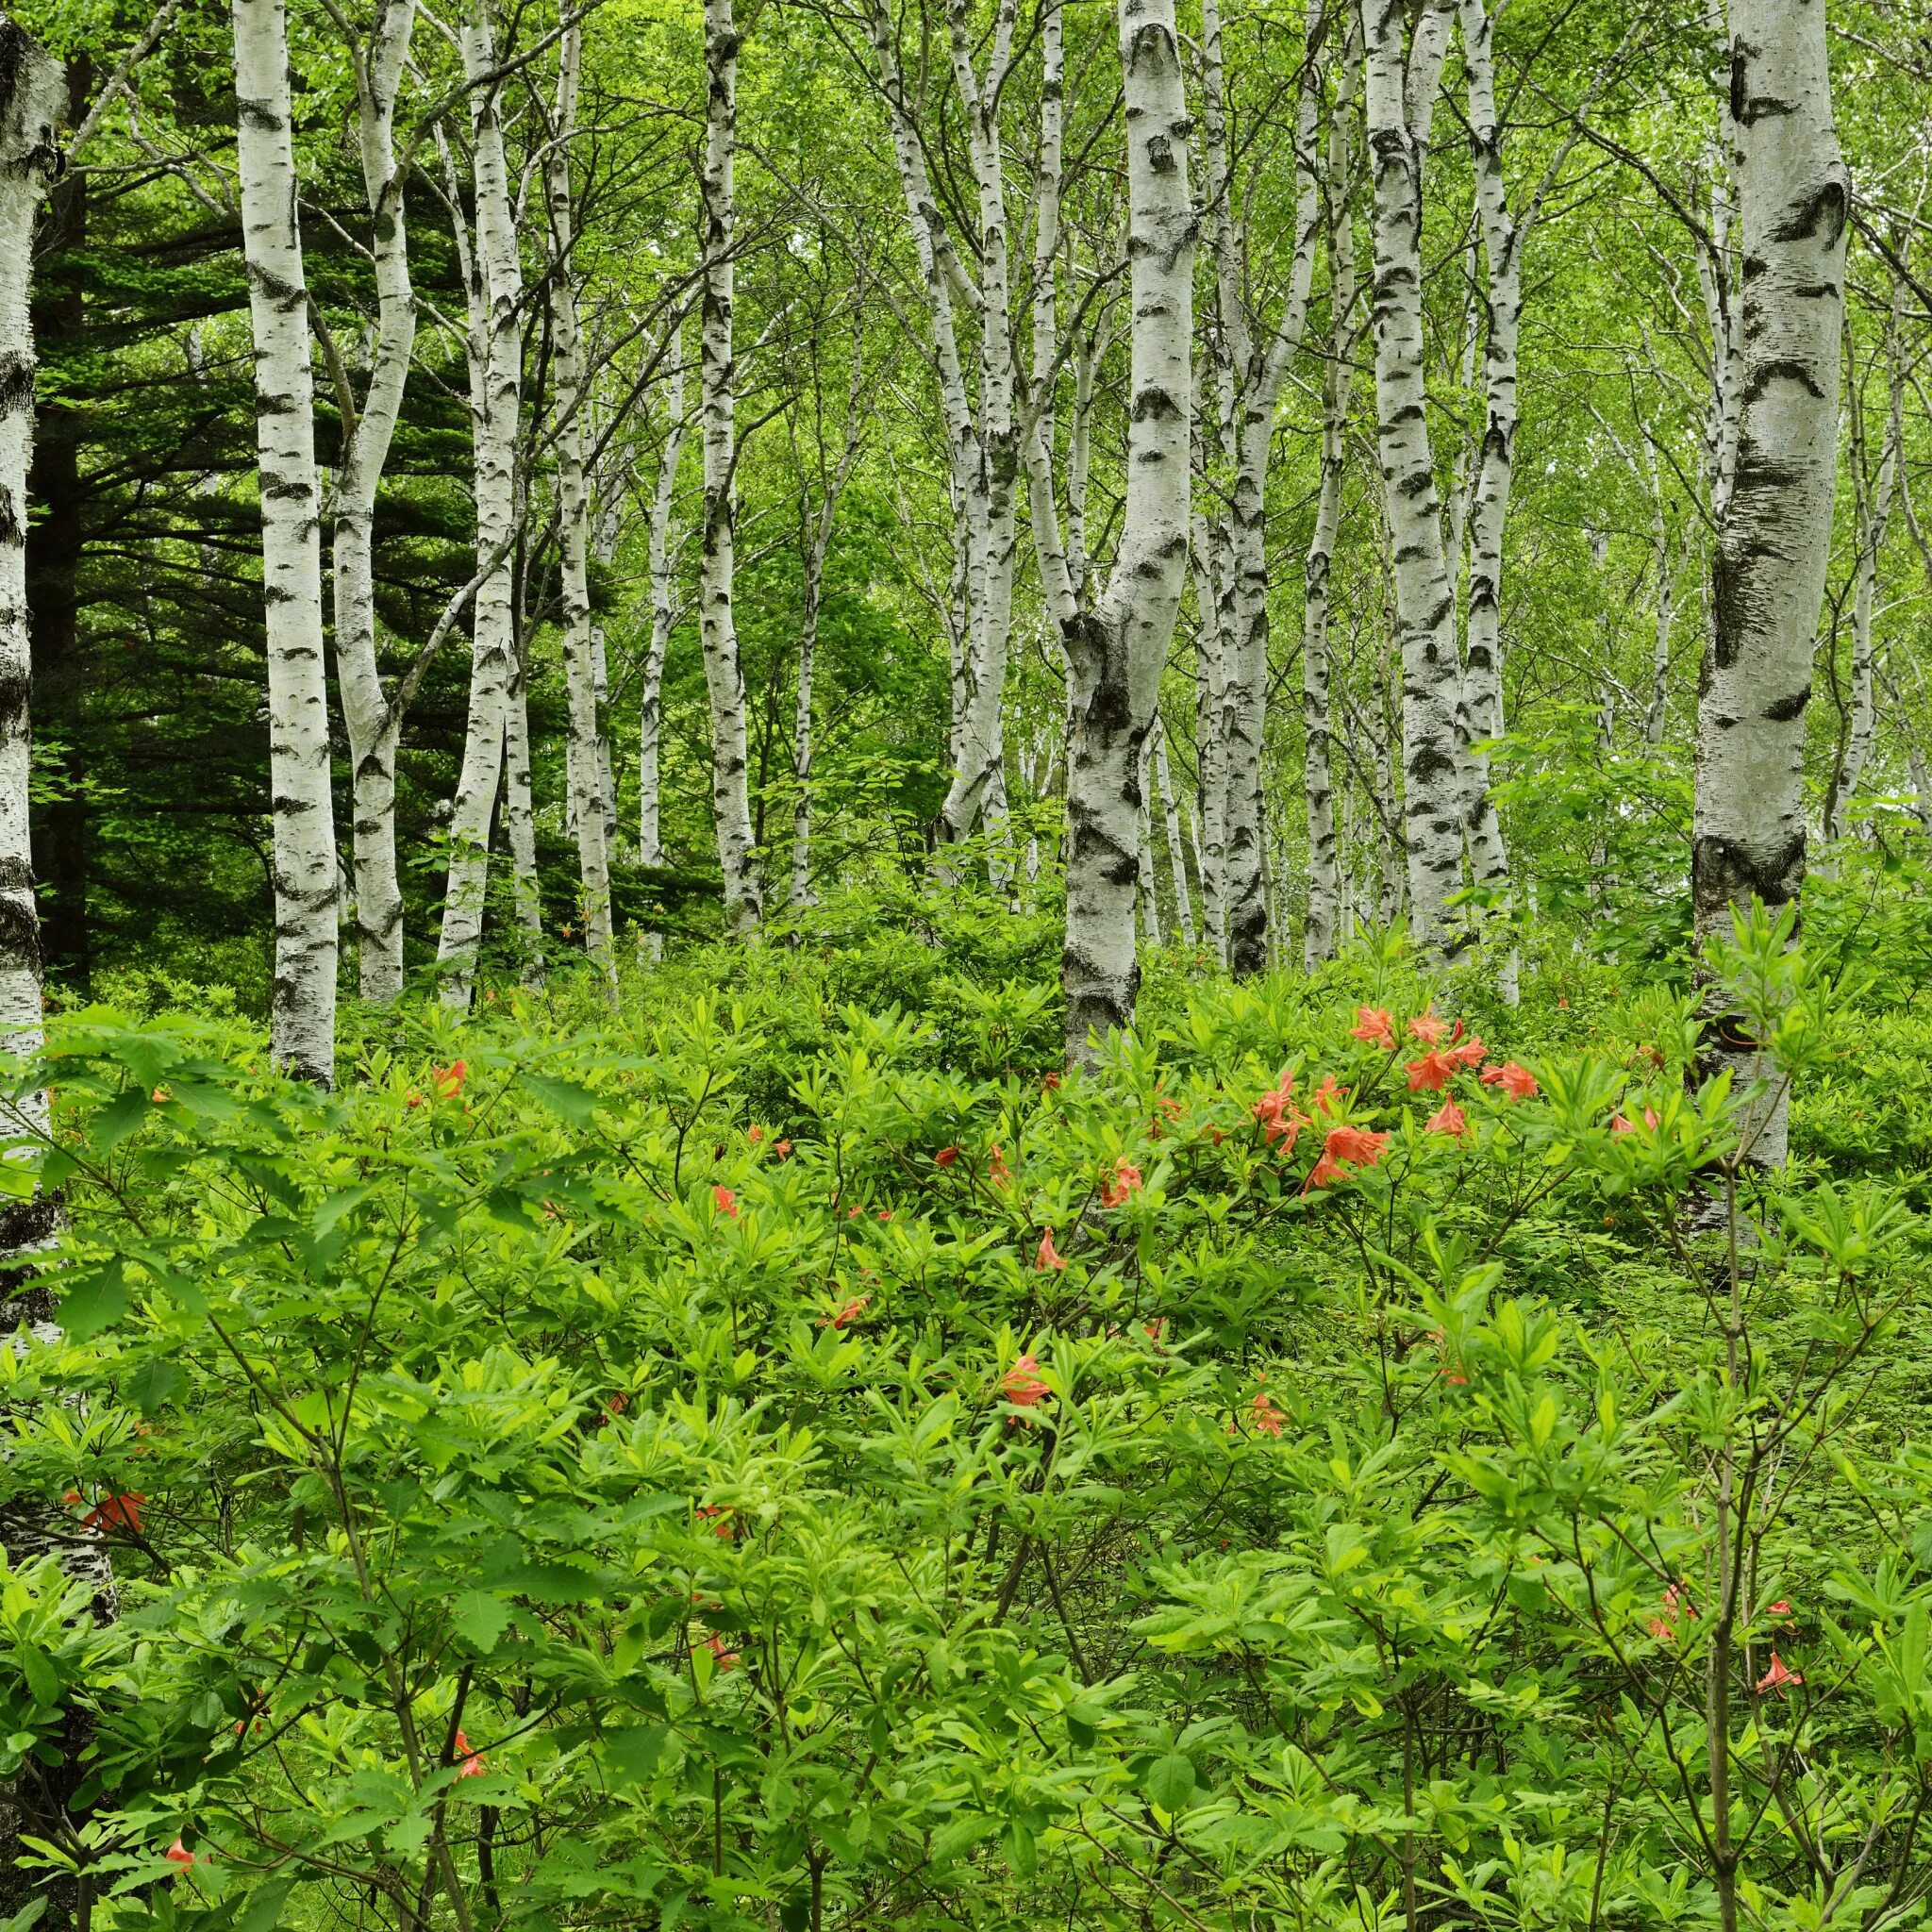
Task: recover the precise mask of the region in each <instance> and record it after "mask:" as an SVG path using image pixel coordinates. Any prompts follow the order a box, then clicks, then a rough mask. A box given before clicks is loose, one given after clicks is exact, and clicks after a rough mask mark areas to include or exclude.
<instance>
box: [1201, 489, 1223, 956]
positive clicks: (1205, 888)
mask: <svg viewBox="0 0 1932 1932" xmlns="http://www.w3.org/2000/svg"><path fill="white" fill-rule="evenodd" d="M1218 548H1219V545H1218V543H1217V540H1216V537H1215V533H1214V529H1213V527H1212V525H1211V524H1210V523H1209V520H1208V518H1207V517H1205V516H1201V515H1196V516H1195V518H1194V520H1193V544H1192V553H1193V559H1194V604H1195V607H1196V609H1197V610H1198V613H1199V619H1200V621H1199V624H1198V625H1197V626H1196V629H1195V633H1194V779H1195V791H1194V857H1195V870H1196V872H1197V873H1198V874H1199V875H1200V880H1201V925H1202V929H1203V932H1204V934H1205V936H1206V938H1207V941H1208V951H1209V952H1211V953H1212V954H1213V955H1214V958H1215V960H1216V962H1217V963H1218V964H1220V965H1223V966H1225V965H1226V964H1227V891H1226V866H1225V859H1226V857H1227V845H1226V841H1225V837H1224V824H1225V820H1226V815H1227V781H1226V776H1225V756H1224V750H1223V743H1222V710H1223V703H1224V696H1225V692H1226V664H1227V639H1226V636H1225V634H1224V631H1223V628H1222V606H1221V587H1220V585H1219V584H1218V583H1217V582H1216V580H1215V570H1214V561H1215V555H1216V551H1217V549H1218Z"/></svg>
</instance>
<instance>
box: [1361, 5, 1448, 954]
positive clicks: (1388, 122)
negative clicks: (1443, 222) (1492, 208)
mask: <svg viewBox="0 0 1932 1932" xmlns="http://www.w3.org/2000/svg"><path fill="white" fill-rule="evenodd" d="M1403 18H1404V10H1403V8H1402V6H1401V4H1400V0H1362V35H1363V45H1364V48H1365V50H1366V55H1367V62H1366V101H1367V108H1368V128H1369V150H1370V156H1371V161H1372V165H1373V167H1374V190H1375V195H1374V237H1375V268H1374V337H1375V413H1376V419H1377V425H1376V426H1377V441H1378V443H1379V447H1380V452H1381V465H1382V484H1383V499H1384V504H1385V507H1386V511H1387V515H1388V520H1389V529H1390V535H1391V540H1392V544H1393V551H1394V576H1395V584H1394V589H1395V608H1396V622H1397V625H1398V629H1399V633H1400V637H1401V644H1402V762H1403V774H1404V778H1405V782H1406V790H1405V792H1404V796H1403V825H1404V832H1405V837H1406V840H1407V886H1408V916H1409V924H1410V928H1411V931H1412V934H1413V936H1414V939H1415V941H1416V942H1417V944H1418V945H1419V946H1420V947H1421V949H1422V951H1423V953H1424V956H1425V957H1431V958H1445V957H1447V956H1448V955H1449V954H1450V953H1451V952H1452V951H1453V950H1454V942H1453V936H1452V933H1451V930H1450V924H1451V921H1450V913H1449V908H1448V903H1447V902H1448V900H1449V897H1450V895H1451V894H1452V893H1453V892H1454V891H1456V889H1457V883H1458V880H1459V876H1460V873H1461V866H1462V824H1461V813H1460V810H1459V806H1460V802H1461V801H1460V794H1459V788H1458V785H1457V759H1456V698H1457V683H1458V676H1457V643H1456V595H1455V591H1454V588H1453V586H1452V585H1451V584H1450V581H1449V572H1448V566H1447V563H1446V561H1445V559H1444V558H1443V554H1442V510H1441V501H1440V499H1439V497H1438V494H1437V490H1436V473H1435V463H1434V458H1433V456H1432V454H1431V451H1430V446H1429V425H1428V417H1427V414H1426V408H1427V398H1426V391H1425V389H1424V341H1423V325H1422V320H1423V318H1422V293H1423V291H1422V247H1421V243H1422V166H1421V154H1420V150H1419V148H1418V146H1417V142H1416V138H1415V135H1414V133H1413V132H1412V131H1411V128H1410V125H1409V121H1408V117H1407V97H1406V94H1405V85H1406V75H1405V65H1404V60H1403V44H1402V42H1403V34H1402V27H1403ZM1432 18H1434V16H1433V15H1425V16H1424V20H1425V21H1427V20H1429V19H1432ZM1419 51H1420V48H1419ZM1438 65H1439V67H1440V61H1439V62H1438ZM1428 98H1429V99H1430V100H1433V98H1434V90H1433V88H1431V89H1430V90H1429V91H1428Z"/></svg>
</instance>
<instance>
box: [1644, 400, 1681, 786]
mask: <svg viewBox="0 0 1932 1932" xmlns="http://www.w3.org/2000/svg"><path fill="white" fill-rule="evenodd" d="M1643 466H1644V474H1645V475H1646V476H1647V477H1648V479H1649V482H1650V551H1651V567H1652V568H1653V569H1654V570H1655V571H1656V572H1657V610H1656V613H1655V618H1654V623H1653V627H1652V631H1651V649H1650V703H1649V705H1648V707H1647V708H1645V710H1644V714H1643V741H1644V743H1645V744H1647V745H1649V746H1650V747H1651V748H1652V749H1653V750H1655V749H1656V748H1657V746H1658V745H1660V744H1661V743H1662V742H1663V741H1664V725H1665V724H1666V723H1667V721H1668V720H1669V717H1670V704H1671V628H1672V625H1674V622H1675V620H1676V614H1677V587H1676V572H1675V569H1674V566H1673V561H1672V558H1671V518H1670V509H1669V506H1668V505H1667V504H1666V502H1665V500H1664V490H1663V478H1662V476H1661V475H1659V474H1658V471H1657V443H1656V442H1655V441H1654V440H1653V439H1652V437H1651V434H1650V432H1649V430H1647V429H1646V430H1645V431H1644V432H1643Z"/></svg>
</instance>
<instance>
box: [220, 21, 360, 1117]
mask: <svg viewBox="0 0 1932 1932" xmlns="http://www.w3.org/2000/svg"><path fill="white" fill-rule="evenodd" d="M234 27H235V91H236V96H237V100H238V103H239V109H240V111H239V115H238V121H237V131H236V148H235V165H236V173H237V175H238V176H239V178H240V185H241V203H242V254H243V258H244V259H245V261H246V263H247V269H248V311H249V322H250V326H251V329H252V332H253V336H254V345H255V394H256V415H255V423H256V451H257V458H258V463H259V466H260V473H261V571H262V595H263V603H264V612H265V618H266V629H267V646H268V707H269V785H270V791H271V793H272V795H273V800H274V807H273V809H274V827H275V988H274V993H273V999H272V1008H271V1034H272V1039H273V1045H274V1052H275V1060H276V1063H277V1064H278V1065H280V1066H281V1067H282V1068H284V1069H285V1070H286V1071H287V1072H289V1073H291V1074H294V1075H295V1076H296V1077H297V1078H298V1079H303V1080H308V1081H312V1082H313V1083H315V1084H316V1085H317V1086H321V1087H327V1086H330V1085H331V1084H332V1083H333V1081H334V1078H335V1024H336V956H337V945H338V940H337V931H336V907H337V873H336V850H335V814H334V801H333V798H332V795H331V792H330V787H329V755H328V687H327V683H326V680H325V675H324V660H323V630H322V503H321V495H320V491H319V488H318V481H317V475H316V467H315V396H314V388H313V382H312V378H311V376H310V373H309V335H308V288H307V285H306V284H305V282H304V279H303V273H302V238H301V233H300V231H299V229H298V228H297V226H296V221H295V205H296V195H297V183H296V178H295V151H294V138H293V134H292V130H291V126H290V121H289V38H288V17H287V13H286V10H285V8H284V7H283V4H282V0H235V8H234Z"/></svg>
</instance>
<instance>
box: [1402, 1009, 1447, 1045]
mask: <svg viewBox="0 0 1932 1932" xmlns="http://www.w3.org/2000/svg"><path fill="white" fill-rule="evenodd" d="M1448 1030H1449V1028H1448V1025H1447V1024H1446V1023H1445V1022H1444V1021H1443V1019H1442V1017H1441V1014H1439V1013H1437V1012H1436V1011H1435V1010H1434V1009H1433V1008H1431V1009H1430V1010H1429V1011H1428V1012H1426V1013H1418V1014H1417V1015H1416V1016H1415V1018H1414V1019H1413V1020H1411V1021H1410V1022H1409V1023H1408V1037H1409V1038H1410V1039H1411V1040H1419V1041H1422V1043H1423V1044H1424V1046H1434V1045H1436V1044H1437V1042H1438V1041H1441V1038H1442V1036H1443V1034H1445V1033H1446V1032H1448Z"/></svg>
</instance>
